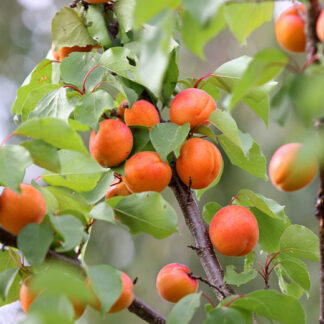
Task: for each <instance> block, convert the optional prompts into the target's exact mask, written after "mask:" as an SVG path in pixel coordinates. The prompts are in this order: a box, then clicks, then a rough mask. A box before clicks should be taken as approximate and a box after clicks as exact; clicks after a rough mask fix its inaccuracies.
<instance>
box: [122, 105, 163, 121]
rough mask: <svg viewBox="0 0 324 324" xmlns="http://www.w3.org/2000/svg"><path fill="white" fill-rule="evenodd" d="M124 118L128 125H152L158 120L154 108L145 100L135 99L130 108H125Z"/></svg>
mask: <svg viewBox="0 0 324 324" xmlns="http://www.w3.org/2000/svg"><path fill="white" fill-rule="evenodd" d="M124 118H125V123H126V124H127V125H129V126H131V125H133V126H136V125H137V126H146V127H152V126H154V125H155V124H158V123H159V122H160V117H159V114H158V112H157V110H156V108H155V107H154V106H153V105H152V104H151V103H150V102H148V101H146V100H139V101H136V102H134V104H133V106H132V108H131V109H125V114H124Z"/></svg>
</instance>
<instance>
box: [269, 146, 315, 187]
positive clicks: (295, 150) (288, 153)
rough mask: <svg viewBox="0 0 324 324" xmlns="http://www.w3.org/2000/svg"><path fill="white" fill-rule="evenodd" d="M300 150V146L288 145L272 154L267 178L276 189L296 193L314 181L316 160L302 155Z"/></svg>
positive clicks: (311, 156)
mask: <svg viewBox="0 0 324 324" xmlns="http://www.w3.org/2000/svg"><path fill="white" fill-rule="evenodd" d="M302 148H303V146H302V144H299V143H289V144H286V145H283V146H281V147H280V148H279V149H277V150H276V152H275V153H274V154H273V156H272V158H271V160H270V163H269V176H270V180H271V182H272V184H273V185H274V186H275V187H276V188H278V189H280V190H283V191H296V190H299V189H301V188H304V187H305V186H307V185H308V184H309V183H310V182H311V181H312V180H313V179H314V177H315V175H316V171H317V159H316V157H315V156H314V155H305V154H304V155H302Z"/></svg>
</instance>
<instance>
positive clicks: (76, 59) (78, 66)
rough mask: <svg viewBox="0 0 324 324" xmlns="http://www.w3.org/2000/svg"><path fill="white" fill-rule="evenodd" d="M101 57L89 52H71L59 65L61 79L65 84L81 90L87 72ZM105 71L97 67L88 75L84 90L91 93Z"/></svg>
mask: <svg viewBox="0 0 324 324" xmlns="http://www.w3.org/2000/svg"><path fill="white" fill-rule="evenodd" d="M100 57H101V55H100V54H99V53H95V52H90V53H82V52H73V53H71V54H70V55H69V56H68V57H67V58H65V59H64V60H63V62H62V63H61V64H60V69H61V79H62V81H63V82H64V83H66V84H72V85H74V86H76V87H77V88H78V89H80V90H82V89H83V81H84V78H85V77H86V75H87V74H88V72H89V71H90V70H91V69H93V68H94V67H95V66H96V65H98V62H99V59H100ZM105 74H106V71H105V69H104V68H102V67H97V68H94V70H92V72H91V73H90V74H89V75H88V78H87V81H86V84H85V90H86V91H92V89H93V88H94V86H95V85H97V84H98V82H100V81H101V80H102V79H103V77H104V75H105Z"/></svg>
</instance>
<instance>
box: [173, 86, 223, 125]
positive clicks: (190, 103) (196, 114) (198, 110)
mask: <svg viewBox="0 0 324 324" xmlns="http://www.w3.org/2000/svg"><path fill="white" fill-rule="evenodd" d="M216 108H217V107H216V103H215V100H214V99H213V97H212V96H210V95H209V94H208V93H207V92H205V91H204V90H201V89H195V88H189V89H185V90H183V91H181V92H180V93H178V94H177V95H176V96H175V97H174V99H173V100H172V102H171V106H170V120H171V122H172V123H175V124H178V125H183V124H185V123H190V127H191V128H193V127H195V126H198V125H200V124H201V123H203V122H204V121H206V120H207V119H208V118H209V116H210V114H211V113H212V112H213V111H214V110H215V109H216Z"/></svg>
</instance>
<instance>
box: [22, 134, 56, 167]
mask: <svg viewBox="0 0 324 324" xmlns="http://www.w3.org/2000/svg"><path fill="white" fill-rule="evenodd" d="M20 145H21V146H23V147H24V148H25V149H27V150H28V151H29V153H30V155H31V157H32V159H33V161H34V163H35V164H36V165H38V166H40V167H41V168H44V169H47V170H50V171H53V172H60V170H61V162H60V159H59V155H58V152H57V149H56V148H55V147H54V146H52V145H50V144H47V143H46V142H44V141H42V140H32V141H28V142H24V143H22V144H20Z"/></svg>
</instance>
